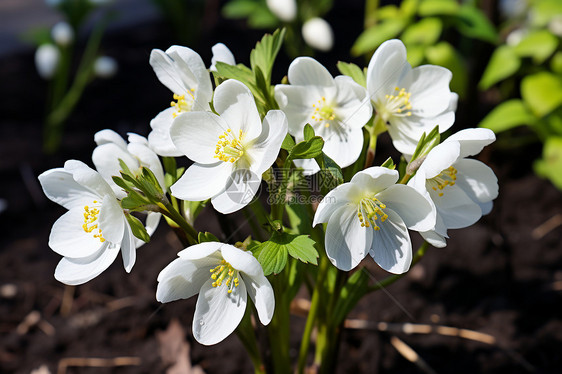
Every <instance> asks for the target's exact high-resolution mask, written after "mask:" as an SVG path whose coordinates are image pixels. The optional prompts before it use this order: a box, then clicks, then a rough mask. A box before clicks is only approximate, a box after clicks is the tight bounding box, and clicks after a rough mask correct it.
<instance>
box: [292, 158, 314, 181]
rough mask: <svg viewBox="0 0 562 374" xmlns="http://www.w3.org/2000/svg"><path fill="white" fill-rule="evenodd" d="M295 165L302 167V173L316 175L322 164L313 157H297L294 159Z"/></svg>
mask: <svg viewBox="0 0 562 374" xmlns="http://www.w3.org/2000/svg"><path fill="white" fill-rule="evenodd" d="M293 162H294V163H295V166H296V167H298V168H301V169H302V175H304V176H305V177H306V176H309V175H314V174H316V173H318V172H319V171H320V166H318V163H317V162H316V160H315V159H313V158H304V159H296V160H294V161H293Z"/></svg>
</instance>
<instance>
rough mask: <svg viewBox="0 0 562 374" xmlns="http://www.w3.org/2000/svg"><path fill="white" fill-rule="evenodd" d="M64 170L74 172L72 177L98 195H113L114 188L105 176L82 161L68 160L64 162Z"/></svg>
mask: <svg viewBox="0 0 562 374" xmlns="http://www.w3.org/2000/svg"><path fill="white" fill-rule="evenodd" d="M64 170H66V171H68V172H70V173H72V177H73V178H74V180H75V181H76V182H77V183H78V184H80V185H82V186H84V187H85V188H87V189H89V190H90V191H92V192H93V193H95V194H97V196H100V197H101V196H106V195H111V196H113V190H112V189H111V187H109V184H107V182H106V181H105V180H104V179H103V177H102V176H101V175H100V174H99V173H97V172H96V171H95V170H93V169H92V168H90V167H88V166H87V165H86V164H85V163H83V162H82V161H76V160H68V161H66V162H65V163H64Z"/></svg>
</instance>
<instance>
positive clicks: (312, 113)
mask: <svg viewBox="0 0 562 374" xmlns="http://www.w3.org/2000/svg"><path fill="white" fill-rule="evenodd" d="M288 76H289V82H290V83H291V84H290V85H285V84H279V85H277V86H275V98H276V100H277V102H278V103H279V107H280V108H281V110H283V111H284V112H285V114H286V115H287V119H288V121H289V133H290V134H291V135H293V136H294V137H295V138H296V140H297V142H300V141H302V140H304V138H303V129H304V126H305V125H306V124H307V123H309V124H311V125H312V127H313V128H314V131H315V133H316V135H319V136H321V137H322V138H323V139H324V142H325V143H324V149H323V151H324V152H325V153H326V154H327V155H328V156H329V157H330V158H332V159H333V160H334V161H335V162H336V163H337V164H338V165H339V166H341V167H346V166H349V165H351V164H352V163H354V162H355V161H356V160H357V159H358V158H359V155H360V154H361V150H362V148H363V130H362V127H363V126H364V125H365V124H366V123H367V121H369V119H370V118H371V114H372V107H371V105H370V103H369V99H368V95H367V90H366V89H365V88H363V87H361V86H360V85H359V84H357V83H355V82H354V81H353V79H351V78H350V77H347V76H343V75H340V76H337V77H336V78H335V79H334V78H332V75H331V74H330V73H329V72H328V70H327V69H326V68H325V67H324V66H322V64H320V63H319V62H318V61H316V60H314V59H313V58H310V57H299V58H297V59H295V60H294V61H293V62H292V63H291V65H290V66H289V74H288ZM303 161H304V162H300V164H301V165H302V166H303V168H304V169H305V172H306V174H312V173H315V172H317V171H318V170H319V168H318V164H317V163H316V161H314V160H312V159H310V160H303Z"/></svg>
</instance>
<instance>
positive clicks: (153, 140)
mask: <svg viewBox="0 0 562 374" xmlns="http://www.w3.org/2000/svg"><path fill="white" fill-rule="evenodd" d="M175 111H176V110H175V109H174V108H172V107H170V108H167V109H164V110H163V111H161V112H160V113H158V115H157V116H156V117H154V118H153V119H152V121H150V127H151V128H152V131H151V132H150V133H149V134H148V143H149V144H150V147H151V148H152V149H154V151H155V152H156V153H157V154H159V155H160V156H165V157H179V156H183V153H182V152H181V151H178V150H177V148H176V146H175V145H174V143H173V142H172V138H171V137H170V128H171V127H172V122H174V118H175V117H174V113H175Z"/></svg>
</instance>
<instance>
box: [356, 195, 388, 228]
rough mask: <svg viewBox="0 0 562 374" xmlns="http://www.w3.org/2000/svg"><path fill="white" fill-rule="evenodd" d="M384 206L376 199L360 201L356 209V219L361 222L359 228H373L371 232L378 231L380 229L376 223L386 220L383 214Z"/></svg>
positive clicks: (386, 215)
mask: <svg viewBox="0 0 562 374" xmlns="http://www.w3.org/2000/svg"><path fill="white" fill-rule="evenodd" d="M384 208H386V205H385V204H383V203H382V202H381V201H380V200H379V199H377V198H376V197H372V198H364V199H361V201H360V202H359V205H358V207H357V217H359V221H360V222H361V227H370V226H372V227H373V230H375V231H379V230H380V229H381V228H380V227H379V226H378V225H377V223H376V221H377V220H378V219H379V217H380V219H381V222H384V221H386V220H387V218H388V214H386V213H385V212H383V209H384Z"/></svg>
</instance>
